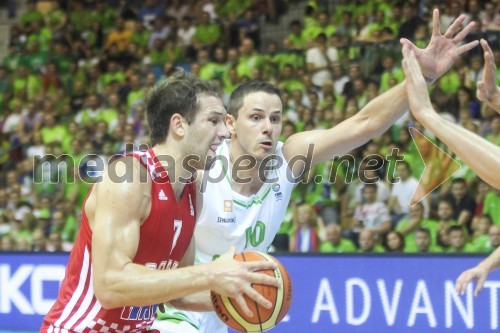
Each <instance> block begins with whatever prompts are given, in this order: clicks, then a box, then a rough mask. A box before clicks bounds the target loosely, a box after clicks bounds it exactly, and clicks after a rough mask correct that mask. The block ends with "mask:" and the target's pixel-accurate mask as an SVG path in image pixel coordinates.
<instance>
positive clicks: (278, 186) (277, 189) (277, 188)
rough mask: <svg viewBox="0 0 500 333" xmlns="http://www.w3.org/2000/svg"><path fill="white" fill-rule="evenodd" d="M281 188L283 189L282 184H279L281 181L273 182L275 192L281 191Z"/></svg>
mask: <svg viewBox="0 0 500 333" xmlns="http://www.w3.org/2000/svg"><path fill="white" fill-rule="evenodd" d="M280 189H281V186H280V184H279V183H274V184H273V191H274V192H279V191H280Z"/></svg>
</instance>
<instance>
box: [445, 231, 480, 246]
mask: <svg viewBox="0 0 500 333" xmlns="http://www.w3.org/2000/svg"><path fill="white" fill-rule="evenodd" d="M447 232H448V237H449V239H450V247H449V248H448V249H447V252H448V253H462V252H477V251H478V249H477V248H476V247H475V246H474V245H472V244H471V243H469V242H468V241H467V235H466V234H465V231H464V229H463V228H462V227H460V226H451V227H449V228H448V230H447Z"/></svg>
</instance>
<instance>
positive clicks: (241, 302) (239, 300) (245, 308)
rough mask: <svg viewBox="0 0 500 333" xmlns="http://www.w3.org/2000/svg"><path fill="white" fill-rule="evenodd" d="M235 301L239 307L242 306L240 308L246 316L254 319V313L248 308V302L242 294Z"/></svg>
mask: <svg viewBox="0 0 500 333" xmlns="http://www.w3.org/2000/svg"><path fill="white" fill-rule="evenodd" d="M234 299H235V301H236V303H238V305H239V306H240V308H241V309H242V310H243V312H245V314H246V315H247V316H248V317H253V312H252V311H251V310H250V308H249V307H248V305H247V302H246V301H245V298H244V297H243V295H242V294H239V295H238V296H236V297H235V298H234Z"/></svg>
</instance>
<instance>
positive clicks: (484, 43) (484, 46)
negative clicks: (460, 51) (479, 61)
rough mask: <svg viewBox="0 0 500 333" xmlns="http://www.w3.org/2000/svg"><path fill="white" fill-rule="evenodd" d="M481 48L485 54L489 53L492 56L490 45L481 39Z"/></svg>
mask: <svg viewBox="0 0 500 333" xmlns="http://www.w3.org/2000/svg"><path fill="white" fill-rule="evenodd" d="M481 46H482V47H483V50H484V52H489V53H490V54H492V52H491V48H490V45H489V44H488V42H487V41H486V40H485V39H481Z"/></svg>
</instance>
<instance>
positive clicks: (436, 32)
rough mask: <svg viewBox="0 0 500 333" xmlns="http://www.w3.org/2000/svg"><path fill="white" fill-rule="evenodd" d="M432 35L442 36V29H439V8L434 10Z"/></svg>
mask: <svg viewBox="0 0 500 333" xmlns="http://www.w3.org/2000/svg"><path fill="white" fill-rule="evenodd" d="M432 35H433V36H440V35H441V31H439V9H437V8H435V9H434V11H433V12H432Z"/></svg>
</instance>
